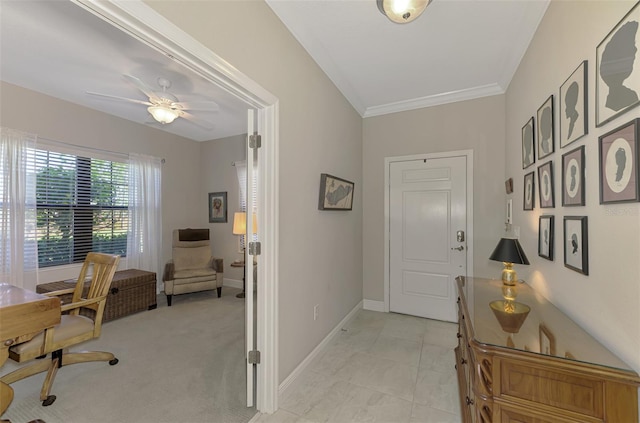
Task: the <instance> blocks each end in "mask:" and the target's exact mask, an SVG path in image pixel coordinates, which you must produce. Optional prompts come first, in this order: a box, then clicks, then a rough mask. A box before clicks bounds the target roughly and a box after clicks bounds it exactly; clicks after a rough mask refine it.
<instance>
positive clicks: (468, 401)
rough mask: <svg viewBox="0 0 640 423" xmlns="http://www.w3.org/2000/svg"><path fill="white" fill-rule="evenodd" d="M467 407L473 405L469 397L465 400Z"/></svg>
mask: <svg viewBox="0 0 640 423" xmlns="http://www.w3.org/2000/svg"><path fill="white" fill-rule="evenodd" d="M466 402H467V405H473V400H472V399H471V398H469V397H467V398H466Z"/></svg>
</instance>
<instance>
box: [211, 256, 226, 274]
mask: <svg viewBox="0 0 640 423" xmlns="http://www.w3.org/2000/svg"><path fill="white" fill-rule="evenodd" d="M211 268H212V269H213V270H215V271H216V272H218V273H224V259H221V258H218V257H211Z"/></svg>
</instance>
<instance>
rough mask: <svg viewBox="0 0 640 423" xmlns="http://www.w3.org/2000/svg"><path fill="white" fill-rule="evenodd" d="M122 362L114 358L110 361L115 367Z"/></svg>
mask: <svg viewBox="0 0 640 423" xmlns="http://www.w3.org/2000/svg"><path fill="white" fill-rule="evenodd" d="M119 361H120V360H118V359H117V358H114V359H113V360H109V364H110V365H112V366H115V365H116V364H118V362H119Z"/></svg>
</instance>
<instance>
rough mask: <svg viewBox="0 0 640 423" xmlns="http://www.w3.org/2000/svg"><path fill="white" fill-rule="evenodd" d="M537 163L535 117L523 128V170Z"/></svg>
mask: <svg viewBox="0 0 640 423" xmlns="http://www.w3.org/2000/svg"><path fill="white" fill-rule="evenodd" d="M535 161H536V143H535V131H534V124H533V116H531V119H529V121H528V122H527V123H526V124H525V125H524V126H523V127H522V168H523V169H526V168H528V167H529V166H531V165H532V164H534V163H535Z"/></svg>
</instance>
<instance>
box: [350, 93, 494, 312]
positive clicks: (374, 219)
mask: <svg viewBox="0 0 640 423" xmlns="http://www.w3.org/2000/svg"><path fill="white" fill-rule="evenodd" d="M504 115H505V112H504V96H493V97H485V98H481V99H476V100H471V101H464V102H458V103H452V104H446V105H442V106H437V107H429V108H424V109H419V110H413V111H409V112H402V113H394V114H390V115H385V116H379V117H372V118H367V119H365V120H364V141H363V149H362V151H363V153H362V154H363V161H364V164H363V172H364V173H363V180H364V193H363V197H364V198H363V212H364V216H363V225H364V230H363V248H364V252H363V258H364V259H363V275H364V290H363V293H364V298H365V299H367V300H374V301H384V202H383V198H384V159H385V157H393V156H404V155H413V154H424V153H438V152H445V151H456V150H473V159H474V160H473V167H474V187H473V188H474V190H473V202H474V205H473V229H474V240H475V241H474V245H473V246H471V247H472V248H473V250H472V251H473V261H474V267H475V268H474V269H468V274H469V275H481V276H488V275H495V274H496V273H498V274H499V272H500V270H499V269H500V267H499V266H498V264H496V263H494V262H491V261H489V260H488V257H489V255H490V254H491V251H492V250H493V248H495V245H496V243H497V241H498V239H499V237H500V235H501V234H502V231H503V228H504V223H503V222H504V207H503V195H504V146H505V137H504V127H505V121H504Z"/></svg>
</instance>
